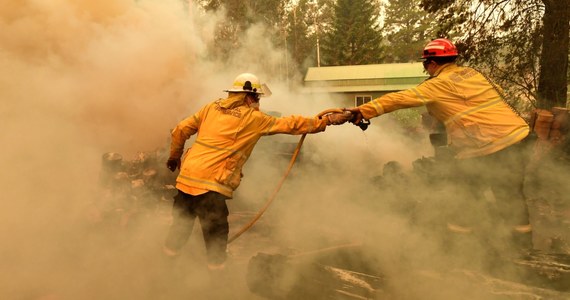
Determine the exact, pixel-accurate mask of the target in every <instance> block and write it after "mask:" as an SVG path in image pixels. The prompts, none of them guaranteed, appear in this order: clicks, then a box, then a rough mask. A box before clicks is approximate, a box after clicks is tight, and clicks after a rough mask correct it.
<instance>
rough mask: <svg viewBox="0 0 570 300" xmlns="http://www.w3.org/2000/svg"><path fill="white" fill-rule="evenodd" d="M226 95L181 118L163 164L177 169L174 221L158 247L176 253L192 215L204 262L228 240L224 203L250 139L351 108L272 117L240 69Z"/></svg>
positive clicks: (217, 262) (301, 129)
mask: <svg viewBox="0 0 570 300" xmlns="http://www.w3.org/2000/svg"><path fill="white" fill-rule="evenodd" d="M225 92H228V98H226V99H219V100H216V101H214V102H211V103H209V104H207V105H205V106H204V107H202V108H201V109H200V110H199V111H198V112H197V113H195V114H194V115H191V116H189V117H188V118H186V119H184V120H182V122H180V123H179V124H178V125H177V126H176V128H174V130H173V131H172V143H171V146H170V157H169V159H168V161H167V163H166V165H167V167H168V168H169V169H170V170H171V171H172V172H174V171H175V170H176V169H177V168H178V169H180V173H179V175H178V177H177V179H176V188H177V189H178V194H177V195H176V196H175V197H174V205H173V210H172V214H173V223H172V225H171V227H170V230H169V232H168V236H167V237H166V241H165V244H164V247H163V252H164V254H165V255H167V256H171V257H174V256H177V255H178V254H179V251H180V249H181V248H182V247H183V246H184V244H185V243H186V242H187V240H188V238H189V237H190V234H191V233H192V228H193V225H194V221H195V219H196V217H198V219H199V220H200V224H201V226H202V233H203V237H204V241H205V245H206V251H207V256H208V268H209V269H212V270H215V269H222V268H223V267H224V262H225V260H226V247H227V241H228V232H229V225H228V219H227V218H228V214H229V212H228V207H227V205H226V200H227V199H231V198H232V194H233V191H234V190H235V189H236V188H237V187H238V186H239V184H240V181H241V178H242V176H243V174H242V173H241V170H242V167H243V166H244V164H245V162H246V161H247V159H248V157H249V155H250V154H251V152H252V151H253V148H254V147H255V144H256V143H257V141H258V140H259V138H261V137H262V136H265V135H273V134H280V133H283V134H297V135H298V134H306V133H317V132H321V131H324V130H325V128H326V126H327V125H331V124H332V125H340V124H343V123H345V122H347V121H348V120H349V119H351V118H352V114H351V113H349V112H345V113H334V114H329V115H326V116H324V117H323V118H316V117H315V118H306V117H301V116H289V117H282V118H276V117H272V116H269V115H267V114H264V113H262V112H260V111H259V97H260V96H262V95H263V94H264V90H263V87H262V85H261V84H260V81H259V79H258V78H257V77H256V76H255V75H253V74H250V73H244V74H240V75H239V76H237V77H236V79H235V80H234V83H233V86H232V87H231V88H230V89H228V90H225ZM195 133H197V134H198V135H197V137H196V141H195V142H194V144H193V145H192V147H190V148H189V149H188V150H187V151H186V153H185V154H184V155H182V153H183V151H184V144H185V142H186V140H187V139H189V138H190V136H192V135H194V134H195Z"/></svg>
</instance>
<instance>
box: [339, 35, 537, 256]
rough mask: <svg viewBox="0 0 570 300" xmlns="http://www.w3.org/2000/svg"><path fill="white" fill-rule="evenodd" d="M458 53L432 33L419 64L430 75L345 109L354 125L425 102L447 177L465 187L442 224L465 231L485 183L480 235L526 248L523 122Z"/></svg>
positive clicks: (471, 227)
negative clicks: (449, 165)
mask: <svg viewBox="0 0 570 300" xmlns="http://www.w3.org/2000/svg"><path fill="white" fill-rule="evenodd" d="M457 56H458V52H457V48H456V47H455V45H454V44H453V43H452V42H451V41H449V40H447V39H443V38H440V39H435V40H433V41H431V42H429V43H428V44H427V45H426V46H425V48H424V50H423V55H422V58H423V66H424V69H425V70H426V71H427V72H428V73H429V75H430V77H429V78H428V79H427V80H426V81H424V82H423V83H421V84H420V85H418V86H417V87H415V88H412V89H408V90H404V91H400V92H395V93H389V94H386V95H383V96H381V97H379V98H377V99H374V100H373V101H371V102H368V103H365V104H363V105H360V106H358V107H355V108H349V109H348V110H350V111H351V112H352V113H353V114H355V115H356V117H355V119H354V121H353V122H354V123H355V124H357V123H358V122H359V121H360V120H361V119H362V118H364V119H370V118H374V117H377V116H380V115H383V114H385V113H389V112H392V111H395V110H398V109H402V108H410V107H418V106H426V108H427V111H428V112H429V114H430V115H431V116H433V117H434V118H435V119H437V120H438V121H440V122H441V123H443V125H444V126H445V130H446V133H447V148H448V149H449V150H450V151H451V153H452V154H453V156H454V158H455V159H454V161H453V165H454V168H453V170H452V171H451V172H452V173H451V174H450V177H451V178H454V180H455V183H458V185H459V186H460V185H461V183H463V185H462V186H464V187H467V188H468V189H469V191H468V193H467V195H468V196H467V197H463V196H458V198H463V199H454V202H457V203H460V204H461V205H457V207H458V208H459V209H457V210H455V212H454V214H453V215H452V216H451V219H450V221H449V222H448V223H447V227H448V229H449V230H450V231H453V232H460V233H470V232H472V231H473V230H474V225H478V226H481V224H480V223H482V222H484V221H482V220H480V219H479V218H482V216H481V215H478V214H477V213H475V211H473V210H471V209H470V208H472V207H477V206H480V205H479V204H480V202H481V201H483V200H482V199H478V200H479V203H477V199H475V198H481V195H482V193H483V191H484V189H486V188H487V187H489V188H491V190H492V192H493V195H494V197H495V200H496V202H495V205H496V207H495V208H493V209H491V213H492V215H493V216H494V218H492V222H493V223H492V225H491V227H492V228H490V230H487V234H489V233H490V232H495V233H496V234H498V236H501V237H505V236H508V237H509V238H513V240H512V241H514V242H516V243H517V244H518V246H519V247H524V248H530V247H532V240H531V225H530V223H529V215H528V208H527V204H526V201H525V197H524V195H523V192H522V184H523V175H524V159H525V158H524V156H523V153H524V151H523V149H522V148H524V144H525V143H522V141H523V140H525V139H526V138H527V136H529V126H528V124H527V123H526V122H525V120H524V119H523V118H521V117H520V116H519V114H518V113H517V112H516V111H515V110H514V109H513V108H512V107H511V106H510V105H509V104H508V103H507V102H506V101H505V99H504V97H503V93H502V90H501V89H500V88H499V87H498V86H496V85H495V84H494V83H493V82H492V81H490V80H489V79H488V78H486V77H485V76H483V74H481V73H480V72H478V71H476V70H474V69H472V68H469V67H462V66H459V65H457V64H456V63H455V60H456V58H457ZM461 181H462V182H461ZM473 196H475V197H473ZM465 198H467V199H465ZM461 200H464V201H461ZM454 205H455V204H450V206H454ZM478 223H479V224H478ZM488 229H489V228H488Z"/></svg>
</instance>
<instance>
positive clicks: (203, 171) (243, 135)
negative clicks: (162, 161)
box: [170, 93, 327, 198]
mask: <svg viewBox="0 0 570 300" xmlns="http://www.w3.org/2000/svg"><path fill="white" fill-rule="evenodd" d="M244 98H245V94H244V93H240V94H237V96H233V97H230V98H227V99H220V100H217V101H214V102H212V103H209V104H207V105H206V106H204V107H203V108H202V109H200V111H198V112H197V113H196V114H194V115H192V116H190V117H188V118H186V119H184V120H183V121H182V122H180V123H179V124H178V125H177V126H176V128H174V130H173V131H172V142H171V147H170V157H171V158H180V157H181V156H182V152H183V151H184V144H185V142H186V140H187V139H188V138H190V136H192V135H193V134H195V133H196V132H197V133H198V135H197V137H196V141H195V142H194V144H193V145H192V147H191V148H190V149H188V150H187V151H186V153H185V154H184V157H183V159H182V165H181V167H180V174H179V175H178V178H177V179H176V188H177V189H179V190H181V191H183V192H185V191H188V190H189V188H190V189H192V188H197V189H203V190H208V191H215V192H218V193H220V194H223V195H225V196H227V197H229V198H231V197H232V194H233V191H234V190H235V189H236V188H237V187H238V186H239V184H240V181H241V177H242V176H243V175H242V173H241V170H242V167H243V165H244V164H245V162H246V161H247V159H248V158H249V155H250V154H251V152H252V151H253V148H254V146H255V144H256V143H257V141H258V140H259V138H260V137H261V136H264V135H272V134H278V133H285V134H304V133H316V132H321V131H324V130H325V128H326V126H327V124H326V122H325V120H322V119H319V118H305V117H301V116H289V117H283V118H276V117H272V116H269V115H266V114H264V113H262V112H259V111H257V110H255V109H253V108H250V107H248V106H247V105H246V104H245V102H244V101H245V99H244Z"/></svg>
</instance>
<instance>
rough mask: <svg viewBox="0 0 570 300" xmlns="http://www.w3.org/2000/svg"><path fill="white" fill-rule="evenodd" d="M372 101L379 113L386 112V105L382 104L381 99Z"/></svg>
mask: <svg viewBox="0 0 570 300" xmlns="http://www.w3.org/2000/svg"><path fill="white" fill-rule="evenodd" d="M371 102H372V104H373V105H374V109H375V110H376V113H378V115H382V114H384V107H383V106H382V104H380V101H377V100H373V101H371Z"/></svg>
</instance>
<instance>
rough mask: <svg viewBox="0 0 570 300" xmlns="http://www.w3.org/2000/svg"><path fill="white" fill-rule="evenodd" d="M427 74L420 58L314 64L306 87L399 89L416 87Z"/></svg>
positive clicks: (320, 89)
mask: <svg viewBox="0 0 570 300" xmlns="http://www.w3.org/2000/svg"><path fill="white" fill-rule="evenodd" d="M427 77H428V75H427V74H426V73H425V72H424V68H423V66H422V64H421V63H418V62H414V63H399V64H376V65H356V66H334V67H313V68H309V70H308V71H307V75H306V76H305V91H310V92H330V93H335V92H336V93H340V92H367V91H399V90H404V89H408V88H411V87H414V86H416V85H418V84H419V83H421V82H422V81H423V80H424V79H426V78H427Z"/></svg>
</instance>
